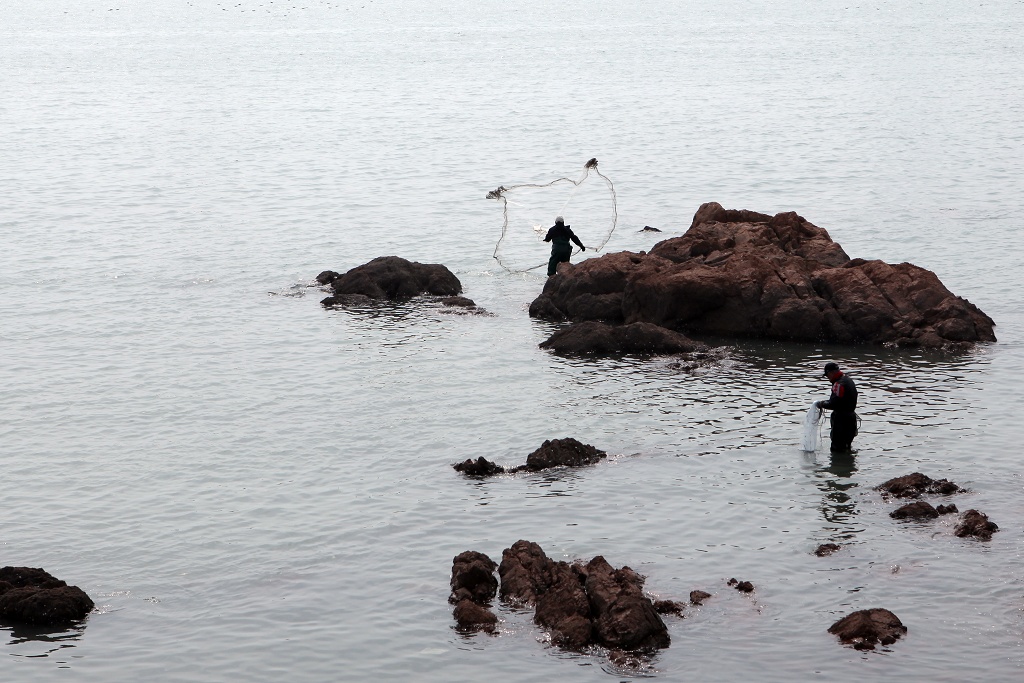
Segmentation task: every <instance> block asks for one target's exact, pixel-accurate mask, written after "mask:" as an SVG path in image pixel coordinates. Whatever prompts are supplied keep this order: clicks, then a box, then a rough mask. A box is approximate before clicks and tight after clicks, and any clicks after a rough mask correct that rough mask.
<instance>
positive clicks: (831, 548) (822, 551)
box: [814, 543, 839, 557]
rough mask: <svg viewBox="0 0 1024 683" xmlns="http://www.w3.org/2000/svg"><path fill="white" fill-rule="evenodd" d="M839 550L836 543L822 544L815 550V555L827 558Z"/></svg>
mask: <svg viewBox="0 0 1024 683" xmlns="http://www.w3.org/2000/svg"><path fill="white" fill-rule="evenodd" d="M837 550H839V546H838V545H837V544H835V543H822V544H821V545H819V546H818V547H817V548H815V549H814V554H815V555H817V556H818V557H825V556H827V555H831V554H832V553H834V552H835V551H837Z"/></svg>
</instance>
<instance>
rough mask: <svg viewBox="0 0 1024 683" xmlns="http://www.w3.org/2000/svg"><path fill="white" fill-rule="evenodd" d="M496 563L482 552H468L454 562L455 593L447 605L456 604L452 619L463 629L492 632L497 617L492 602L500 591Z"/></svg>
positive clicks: (459, 555) (457, 557) (453, 589)
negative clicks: (496, 576) (491, 608)
mask: <svg viewBox="0 0 1024 683" xmlns="http://www.w3.org/2000/svg"><path fill="white" fill-rule="evenodd" d="M497 568H498V565H497V564H495V562H494V560H492V559H491V558H489V557H487V555H484V554H483V553H478V552H476V551H473V550H467V551H466V552H464V553H459V554H458V555H456V556H455V559H453V560H452V579H451V588H452V593H451V595H450V596H449V597H448V602H451V603H453V604H455V609H454V610H453V612H452V616H453V617H455V621H456V622H457V623H458V626H459V628H460V629H461V630H464V631H475V630H484V631H488V632H492V631H493V630H494V627H495V625H496V624H497V623H498V617H497V616H496V615H495V614H494V613H493V612H491V610H490V602H491V600H493V599H494V596H495V594H496V593H497V592H498V580H497V579H496V578H495V576H494V570H495V569H497Z"/></svg>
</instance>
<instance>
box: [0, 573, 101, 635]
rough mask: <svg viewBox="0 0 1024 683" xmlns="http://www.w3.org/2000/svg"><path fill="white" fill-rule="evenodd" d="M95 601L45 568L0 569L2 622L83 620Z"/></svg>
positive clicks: (56, 623)
mask: <svg viewBox="0 0 1024 683" xmlns="http://www.w3.org/2000/svg"><path fill="white" fill-rule="evenodd" d="M93 607H95V605H94V604H93V601H92V600H91V599H90V598H89V596H88V595H86V594H85V591H83V590H82V589H81V588H79V587H78V586H69V585H67V583H65V582H64V581H61V580H60V579H57V578H55V577H53V576H51V575H50V574H48V573H47V572H45V571H44V570H42V569H36V568H32V567H4V568H2V569H0V622H2V623H21V624H35V625H38V626H59V625H63V624H68V623H72V622H76V621H80V620H82V619H84V618H85V617H86V615H87V614H89V612H91V611H92V609H93Z"/></svg>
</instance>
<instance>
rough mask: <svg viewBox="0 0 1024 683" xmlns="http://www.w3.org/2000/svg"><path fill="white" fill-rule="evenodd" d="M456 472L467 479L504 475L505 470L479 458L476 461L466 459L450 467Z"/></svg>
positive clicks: (481, 457)
mask: <svg viewBox="0 0 1024 683" xmlns="http://www.w3.org/2000/svg"><path fill="white" fill-rule="evenodd" d="M452 467H453V468H454V469H455V471H456V472H462V473H463V474H465V475H466V476H469V477H493V476H494V475H496V474H504V472H505V468H504V467H502V466H501V465H499V464H497V463H493V462H491V461H490V460H488V459H486V458H484V457H483V456H480V457H479V458H477V459H476V460H473V459H472V458H468V459H466V460H463V461H462V462H458V463H455V464H454V465H452Z"/></svg>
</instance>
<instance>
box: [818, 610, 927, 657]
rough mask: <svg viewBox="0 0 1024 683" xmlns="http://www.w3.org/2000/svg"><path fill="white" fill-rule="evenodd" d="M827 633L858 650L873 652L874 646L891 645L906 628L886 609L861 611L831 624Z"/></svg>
mask: <svg viewBox="0 0 1024 683" xmlns="http://www.w3.org/2000/svg"><path fill="white" fill-rule="evenodd" d="M828 632H829V633H831V634H833V635H836V636H839V640H841V641H842V642H843V643H844V644H846V645H853V647H855V648H856V649H858V650H874V649H875V645H877V644H879V643H881V644H882V645H891V644H892V643H895V642H896V641H897V640H898V639H899V638H900V637H901V636H903V635H904V634H905V633H906V632H907V627H906V626H904V625H903V622H901V621H900V620H899V617H897V616H896V615H895V614H893V613H892V612H890V611H889V610H887V609H881V608H875V609H863V610H860V611H858V612H854V613H852V614H848V615H846V616H845V617H843V618H842V619H840V620H839V621H837V622H836V623H834V624H832V625H831V626H830V627H829V629H828Z"/></svg>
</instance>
